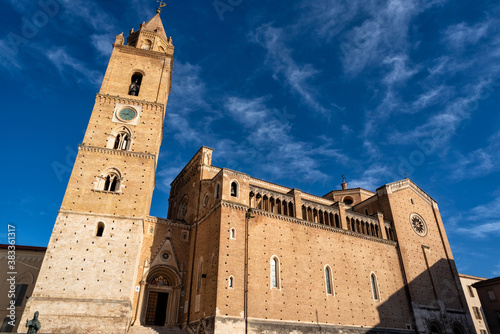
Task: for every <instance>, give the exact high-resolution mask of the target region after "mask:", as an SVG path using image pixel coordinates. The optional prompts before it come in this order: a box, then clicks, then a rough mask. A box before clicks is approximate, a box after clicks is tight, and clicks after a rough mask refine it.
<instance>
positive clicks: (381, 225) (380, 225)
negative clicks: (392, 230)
mask: <svg viewBox="0 0 500 334" xmlns="http://www.w3.org/2000/svg"><path fill="white" fill-rule="evenodd" d="M377 217H378V228H379V230H380V235H381V236H382V239H387V233H385V223H384V214H383V213H382V212H377Z"/></svg>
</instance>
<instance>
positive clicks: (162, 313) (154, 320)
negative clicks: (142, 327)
mask: <svg viewBox="0 0 500 334" xmlns="http://www.w3.org/2000/svg"><path fill="white" fill-rule="evenodd" d="M167 301H168V293H165V292H158V291H150V292H149V298H148V306H147V308H146V319H145V324H146V325H150V326H163V325H165V320H166V316H167Z"/></svg>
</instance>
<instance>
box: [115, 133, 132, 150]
mask: <svg viewBox="0 0 500 334" xmlns="http://www.w3.org/2000/svg"><path fill="white" fill-rule="evenodd" d="M129 147H130V137H129V135H128V133H124V132H121V133H119V134H118V135H117V136H116V139H115V145H114V146H113V149H115V150H123V151H127V150H128V149H129Z"/></svg>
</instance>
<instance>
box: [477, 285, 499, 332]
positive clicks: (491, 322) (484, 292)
mask: <svg viewBox="0 0 500 334" xmlns="http://www.w3.org/2000/svg"><path fill="white" fill-rule="evenodd" d="M472 286H473V287H474V288H475V289H476V290H477V294H478V295H479V299H480V300H481V305H482V306H483V311H484V316H485V318H486V322H487V323H488V327H489V330H490V333H491V334H500V300H499V299H500V277H496V278H492V279H489V280H484V281H480V282H477V283H474V284H473V285H472Z"/></svg>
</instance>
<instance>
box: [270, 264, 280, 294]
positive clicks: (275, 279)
mask: <svg viewBox="0 0 500 334" xmlns="http://www.w3.org/2000/svg"><path fill="white" fill-rule="evenodd" d="M279 273H280V262H279V260H278V258H277V257H276V256H273V257H272V258H271V288H272V289H279V283H280V274H279Z"/></svg>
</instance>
